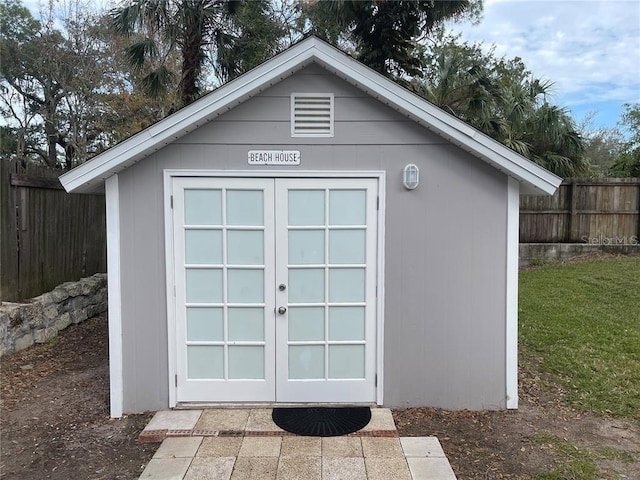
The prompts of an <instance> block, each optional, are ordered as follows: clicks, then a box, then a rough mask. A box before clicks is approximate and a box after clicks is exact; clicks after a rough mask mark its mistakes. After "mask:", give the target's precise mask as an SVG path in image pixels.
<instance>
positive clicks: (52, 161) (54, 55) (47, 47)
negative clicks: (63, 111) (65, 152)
mask: <svg viewBox="0 0 640 480" xmlns="http://www.w3.org/2000/svg"><path fill="white" fill-rule="evenodd" d="M0 19H1V20H0V22H1V24H0V58H2V59H3V61H2V64H1V71H0V74H1V80H2V82H3V84H4V92H3V93H5V98H6V96H7V95H13V94H14V93H15V92H17V94H18V95H20V96H21V97H22V100H23V101H24V105H23V107H22V108H23V110H24V112H30V113H31V112H37V114H38V115H40V116H41V117H42V120H43V128H44V135H45V137H46V149H43V150H38V151H37V153H38V154H39V155H40V156H41V157H42V159H43V160H44V162H45V163H46V164H47V165H49V166H51V167H55V166H57V164H58V160H57V153H56V148H57V143H58V135H57V128H56V114H57V111H58V108H59V105H60V102H61V101H62V98H63V96H64V93H63V87H62V83H64V82H66V81H67V80H69V79H70V78H71V77H72V75H73V73H72V71H71V70H70V69H69V68H68V65H66V64H65V63H64V62H60V61H58V60H59V59H60V57H61V55H62V48H61V47H62V43H63V41H64V39H63V37H62V35H61V34H60V32H58V31H56V30H51V29H44V28H43V26H42V25H41V24H40V22H38V21H37V20H35V19H34V18H33V16H32V15H31V13H30V12H29V10H28V9H27V8H25V7H24V6H22V4H21V3H20V2H18V1H16V0H5V1H4V2H3V3H2V4H0ZM4 103H5V104H7V107H12V106H13V105H14V102H13V101H6V100H5V102H4ZM5 111H7V110H5ZM12 113H14V117H15V118H18V113H17V112H16V111H15V110H14V111H13V112H12ZM25 114H28V113H25ZM29 127H30V125H29V124H28V123H27V122H21V125H20V127H19V129H20V133H19V135H26V132H27V130H28V128H29Z"/></svg>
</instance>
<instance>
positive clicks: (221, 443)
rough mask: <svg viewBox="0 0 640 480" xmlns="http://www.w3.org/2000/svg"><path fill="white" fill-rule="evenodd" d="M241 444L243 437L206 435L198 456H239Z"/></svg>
mask: <svg viewBox="0 0 640 480" xmlns="http://www.w3.org/2000/svg"><path fill="white" fill-rule="evenodd" d="M167 440H168V439H167ZM240 445H242V437H206V438H204V439H203V440H202V444H201V445H200V448H199V449H198V453H196V456H198V457H237V456H238V452H239V451H240Z"/></svg>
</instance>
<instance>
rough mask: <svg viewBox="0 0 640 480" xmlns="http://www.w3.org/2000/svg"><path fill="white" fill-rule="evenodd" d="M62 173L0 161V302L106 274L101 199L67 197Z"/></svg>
mask: <svg viewBox="0 0 640 480" xmlns="http://www.w3.org/2000/svg"><path fill="white" fill-rule="evenodd" d="M61 173H62V172H60V171H56V170H51V169H48V168H44V167H39V166H33V165H28V166H27V167H23V166H21V165H20V163H18V162H12V161H8V160H0V300H2V301H20V300H25V299H28V298H31V297H34V296H36V295H39V294H41V293H43V292H46V291H49V290H51V289H52V288H54V287H55V286H56V285H59V284H60V283H63V282H65V281H71V280H78V279H80V278H82V277H86V276H88V275H92V274H94V273H98V272H106V263H107V262H106V220H105V204H104V196H103V195H77V194H71V195H70V194H67V193H66V192H65V191H64V190H63V189H62V186H61V185H60V182H59V180H58V178H57V177H58V176H59V175H60V174H61Z"/></svg>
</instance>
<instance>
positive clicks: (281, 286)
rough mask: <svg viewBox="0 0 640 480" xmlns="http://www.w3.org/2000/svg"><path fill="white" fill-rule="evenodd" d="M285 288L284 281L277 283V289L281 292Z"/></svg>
mask: <svg viewBox="0 0 640 480" xmlns="http://www.w3.org/2000/svg"><path fill="white" fill-rule="evenodd" d="M286 289H287V286H286V285H285V284H284V283H281V284H280V285H278V290H280V291H281V292H284V291H285V290H286Z"/></svg>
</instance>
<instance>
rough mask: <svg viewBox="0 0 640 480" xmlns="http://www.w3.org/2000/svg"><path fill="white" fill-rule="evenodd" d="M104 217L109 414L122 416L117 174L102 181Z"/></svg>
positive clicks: (115, 416) (114, 416) (118, 193)
mask: <svg viewBox="0 0 640 480" xmlns="http://www.w3.org/2000/svg"><path fill="white" fill-rule="evenodd" d="M105 203H106V217H107V288H108V292H109V300H108V302H109V304H108V305H109V313H108V315H109V382H110V399H111V400H110V401H111V405H110V411H111V413H110V415H111V417H113V418H120V417H122V413H123V399H124V397H123V378H122V372H123V370H122V310H121V308H122V307H121V306H122V302H121V299H122V295H121V294H122V291H121V284H120V192H119V189H118V175H117V174H115V175H112V176H111V177H109V178H107V179H106V180H105Z"/></svg>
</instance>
